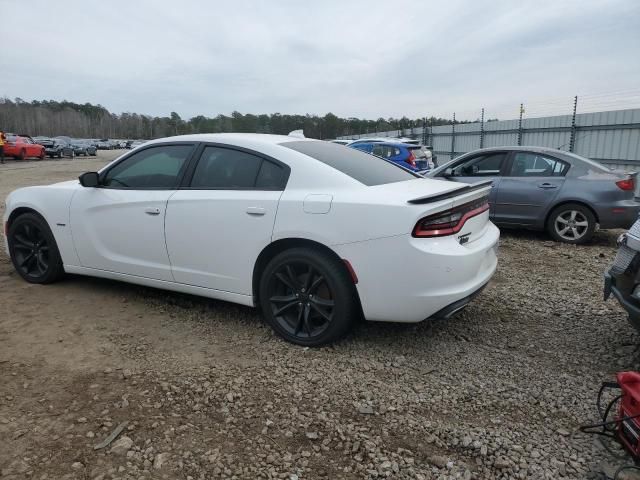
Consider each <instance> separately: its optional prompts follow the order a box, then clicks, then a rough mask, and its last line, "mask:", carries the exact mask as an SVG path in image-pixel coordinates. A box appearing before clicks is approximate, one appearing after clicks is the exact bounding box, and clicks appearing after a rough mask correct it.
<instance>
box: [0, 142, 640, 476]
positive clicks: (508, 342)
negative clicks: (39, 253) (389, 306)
mask: <svg viewBox="0 0 640 480" xmlns="http://www.w3.org/2000/svg"><path fill="white" fill-rule="evenodd" d="M116 153H120V152H102V151H101V152H100V153H99V156H98V157H97V158H88V159H74V160H61V161H40V162H38V161H32V162H22V163H20V162H13V161H12V162H9V163H8V164H6V165H0V197H1V198H4V197H5V196H6V195H7V194H8V193H9V192H10V191H11V190H13V189H14V188H17V187H21V186H26V185H35V184H46V183H52V182H56V181H62V180H67V179H70V178H74V177H77V175H78V174H80V173H82V172H83V171H88V170H97V169H98V168H100V167H101V166H102V165H104V164H105V162H107V161H108V160H110V159H112V158H114V155H115V154H116ZM0 208H2V209H3V208H4V205H2V207H0ZM2 212H3V211H0V215H1V214H2ZM617 233H619V232H599V233H598V235H597V236H596V239H595V241H594V242H593V243H592V244H590V245H588V246H584V247H572V246H566V245H559V244H556V243H553V242H551V241H549V239H548V238H547V237H546V236H545V235H544V234H537V233H527V232H503V235H502V240H501V247H500V253H499V256H500V264H499V271H498V273H497V274H496V276H495V279H494V281H493V282H492V283H491V284H490V286H489V287H488V288H487V289H486V290H485V291H484V292H483V293H482V294H481V296H480V297H478V298H477V300H476V301H474V302H473V303H472V304H471V305H470V306H469V307H468V308H467V309H466V310H465V311H463V312H462V313H460V314H459V315H458V316H457V317H455V318H454V319H451V320H449V321H446V322H438V323H435V324H429V323H421V324H418V325H399V324H369V323H364V324H362V325H359V326H358V327H357V328H356V329H355V331H354V332H353V333H352V334H350V335H349V337H348V338H347V339H345V340H344V341H342V342H340V343H338V344H336V345H334V346H331V347H326V348H321V349H305V348H300V347H296V346H292V345H289V344H287V343H285V342H283V341H281V340H279V339H278V338H277V337H275V336H274V335H273V334H272V333H271V330H270V329H269V328H268V327H266V326H264V325H263V323H262V321H261V319H260V317H259V315H258V314H257V313H256V312H255V311H254V310H252V309H250V308H245V307H241V306H237V305H233V304H229V303H224V302H216V301H212V300H207V299H202V298H197V297H192V296H188V295H181V294H176V293H170V292H164V291H160V290H154V289H149V288H144V287H138V286H133V285H127V284H124V283H118V282H112V281H107V280H100V279H91V278H85V277H80V276H69V277H68V278H66V279H65V280H64V281H62V282H59V283H56V284H53V285H47V286H36V285H30V284H27V283H26V282H24V281H22V280H21V279H20V277H19V276H18V275H17V274H16V273H15V272H14V270H13V268H12V266H11V263H10V260H9V259H8V258H7V256H6V255H5V253H4V251H2V253H0V477H2V478H7V479H24V478H36V479H59V478H69V479H92V480H104V479H141V478H147V479H148V478H167V479H173V478H176V479H203V480H204V479H209V478H237V479H245V478H246V479H252V478H283V479H292V480H293V479H316V478H326V479H336V478H346V479H356V478H412V479H413V478H415V479H431V478H433V479H435V478H443V479H444V478H452V479H453V478H462V479H471V478H477V479H485V478H505V479H506V478H548V479H551V478H553V479H556V478H559V477H563V478H565V477H566V478H575V479H582V478H604V477H600V476H599V475H600V474H599V473H598V472H600V471H601V470H602V465H601V464H602V462H603V461H609V460H611V459H610V457H609V455H608V453H607V452H606V451H604V450H603V449H602V448H601V447H600V446H599V444H598V443H597V442H594V441H593V440H592V439H591V438H588V437H584V436H581V435H574V434H573V432H574V430H575V428H576V427H577V425H578V424H579V423H580V422H582V421H585V420H589V419H593V418H594V416H595V407H594V405H593V402H594V401H595V395H596V392H597V389H598V387H599V383H600V382H601V381H603V380H607V379H609V378H610V377H611V375H612V373H613V372H615V371H617V370H620V369H630V368H637V358H636V357H635V356H634V348H635V345H636V343H637V337H636V336H635V334H634V333H633V330H632V329H631V327H630V326H629V325H628V323H627V321H626V318H625V316H624V314H623V311H622V309H620V307H619V306H618V305H617V304H616V303H615V302H613V301H609V302H607V303H604V302H603V301H602V298H601V295H602V272H603V271H604V269H605V267H606V266H607V264H608V263H609V262H611V261H612V259H613V256H614V253H615V236H616V234H617ZM431 280H433V281H436V279H429V278H427V281H431ZM381 281H382V279H381ZM124 422H126V425H125V426H124V430H123V431H122V433H120V434H119V436H118V437H117V439H116V440H115V441H114V442H113V443H111V445H109V446H108V447H105V448H101V449H95V448H94V447H95V446H96V445H97V444H99V443H100V442H101V441H102V440H104V439H105V438H106V437H107V436H108V435H109V434H110V433H111V432H112V431H113V430H114V429H116V427H117V426H118V425H120V424H122V423H124Z"/></svg>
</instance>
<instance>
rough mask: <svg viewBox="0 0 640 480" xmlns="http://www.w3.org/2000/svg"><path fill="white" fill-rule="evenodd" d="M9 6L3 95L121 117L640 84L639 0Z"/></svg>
mask: <svg viewBox="0 0 640 480" xmlns="http://www.w3.org/2000/svg"><path fill="white" fill-rule="evenodd" d="M0 7H1V11H2V14H1V16H2V18H3V21H2V28H1V29H0V96H8V97H10V98H14V97H21V98H23V99H25V100H33V99H55V100H63V99H66V100H70V101H75V102H79V103H84V102H91V103H95V104H97V103H100V104H102V105H104V106H105V107H107V108H108V109H110V110H111V111H113V112H116V113H120V112H124V111H129V112H138V113H145V114H150V115H168V114H169V112H171V111H176V112H178V113H179V114H180V115H181V116H182V117H183V118H188V117H191V116H195V115H198V114H203V115H207V116H215V115H217V114H219V113H225V114H228V113H231V112H232V111H234V110H238V111H240V112H242V113H274V112H281V113H315V114H319V115H324V114H325V113H327V112H333V113H335V114H337V115H340V116H356V117H368V118H374V117H375V118H377V117H379V116H383V117H389V116H395V117H399V116H402V115H407V116H410V117H419V116H424V115H436V116H445V117H450V115H451V112H453V111H456V112H458V118H461V117H462V118H464V117H471V116H473V115H474V112H477V111H479V109H480V107H482V106H484V107H486V108H487V116H488V117H492V116H494V115H495V116H500V117H501V118H506V117H507V116H508V113H510V112H511V111H513V115H514V116H516V115H517V105H518V104H519V103H520V102H525V103H526V104H530V105H531V108H532V109H534V110H535V109H536V108H537V109H538V110H540V111H541V112H542V113H546V110H547V109H553V108H557V107H558V105H560V106H561V107H562V108H564V104H563V101H564V99H565V98H568V99H570V98H572V97H573V95H575V94H587V95H589V94H591V95H593V94H600V93H607V92H626V93H623V94H622V95H626V94H629V95H633V94H640V1H636V0H626V1H625V0H601V1H598V0H575V1H572V0H554V1H542V0H535V1H512V0H492V1H489V0H487V1H483V0H445V1H425V0H422V1H421V0H416V1H409V0H406V1H402V0H394V1H391V0H386V1H373V0H363V1H359V0H358V1H355V0H354V1H349V0H337V1H333V0H318V1H314V2H310V1H293V0H292V1H288V0H271V1H266V0H265V1H258V0H256V1H244V0H234V1H228V2H226V1H214V0H211V1H205V0H202V1H198V0H179V1H163V0H153V1H152V0H126V1H121V0H109V1H94V0H77V1H76V0H58V1H51V0H0ZM10 19H11V21H9V20H10ZM14 20H15V21H14ZM616 95H618V96H619V95H621V94H620V93H618V94H616ZM607 98H608V97H606V96H604V97H597V96H596V97H592V99H604V100H600V101H601V102H602V103H603V104H605V103H606V99H607ZM615 98H617V97H615ZM594 101H595V100H594Z"/></svg>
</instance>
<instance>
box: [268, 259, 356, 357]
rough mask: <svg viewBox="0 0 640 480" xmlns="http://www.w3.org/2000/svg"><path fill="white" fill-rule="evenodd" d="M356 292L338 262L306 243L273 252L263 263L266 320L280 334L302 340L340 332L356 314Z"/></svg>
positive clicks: (313, 341)
mask: <svg viewBox="0 0 640 480" xmlns="http://www.w3.org/2000/svg"><path fill="white" fill-rule="evenodd" d="M356 297H357V293H356V291H355V287H354V285H353V281H352V280H351V278H350V276H349V274H348V272H347V270H346V267H345V266H344V265H343V264H342V262H340V261H339V260H337V259H334V258H333V257H332V256H330V255H328V254H326V253H324V252H320V251H315V250H312V249H306V248H298V249H292V250H288V251H285V252H282V253H281V254H279V255H277V256H276V257H275V258H274V259H273V260H272V261H271V262H270V263H269V265H267V268H266V269H265V271H264V274H263V276H262V280H261V286H260V304H261V306H262V309H263V313H264V315H265V318H266V319H267V321H268V322H269V323H270V324H271V326H272V327H273V328H274V330H275V331H276V332H277V333H278V334H280V335H281V336H282V337H283V338H285V340H288V341H290V342H292V343H296V344H299V345H305V346H318V345H323V344H326V343H330V342H332V341H334V340H337V339H338V338H340V337H341V336H343V335H344V334H345V333H346V332H347V330H348V329H349V327H350V326H351V324H352V321H353V319H354V317H355V316H356V315H357V313H356V312H357V311H358V310H357V308H356V305H357V303H356Z"/></svg>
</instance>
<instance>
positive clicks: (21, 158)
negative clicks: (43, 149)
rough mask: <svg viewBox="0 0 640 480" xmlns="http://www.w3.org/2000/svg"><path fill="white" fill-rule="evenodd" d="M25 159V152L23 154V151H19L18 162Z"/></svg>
mask: <svg viewBox="0 0 640 480" xmlns="http://www.w3.org/2000/svg"><path fill="white" fill-rule="evenodd" d="M25 158H27V152H25V151H24V150H20V155H19V156H18V160H24V159H25Z"/></svg>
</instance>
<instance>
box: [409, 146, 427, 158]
mask: <svg viewBox="0 0 640 480" xmlns="http://www.w3.org/2000/svg"><path fill="white" fill-rule="evenodd" d="M409 150H411V152H412V153H413V156H414V157H416V158H427V154H426V153H425V151H424V150H423V148H422V147H409Z"/></svg>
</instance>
